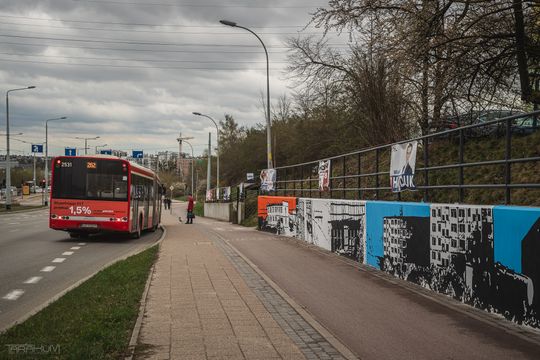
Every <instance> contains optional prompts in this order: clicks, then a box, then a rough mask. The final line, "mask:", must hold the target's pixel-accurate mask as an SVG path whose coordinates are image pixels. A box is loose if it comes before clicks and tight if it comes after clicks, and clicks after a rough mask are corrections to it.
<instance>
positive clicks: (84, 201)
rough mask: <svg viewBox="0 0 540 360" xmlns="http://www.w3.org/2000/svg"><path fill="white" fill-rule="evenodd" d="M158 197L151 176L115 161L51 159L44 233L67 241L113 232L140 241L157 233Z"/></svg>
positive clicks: (106, 158)
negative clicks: (65, 236) (145, 233)
mask: <svg viewBox="0 0 540 360" xmlns="http://www.w3.org/2000/svg"><path fill="white" fill-rule="evenodd" d="M162 194H163V187H162V185H161V183H160V181H159V178H158V177H157V175H156V174H155V173H154V172H153V171H152V170H150V169H147V168H145V167H142V166H140V165H138V164H135V163H132V162H129V161H127V160H123V159H120V158H118V157H116V156H110V155H95V156H60V157H56V158H54V159H53V161H52V189H51V199H50V217H49V227H50V228H51V229H55V230H63V231H67V232H69V234H70V236H71V237H79V236H83V237H86V236H88V235H89V234H91V233H99V232H109V231H113V232H123V233H130V234H132V235H133V237H135V238H139V237H140V236H141V232H142V231H144V230H147V229H149V230H151V231H154V230H156V228H157V227H158V225H159V223H160V221H161V202H162V200H161V195H162Z"/></svg>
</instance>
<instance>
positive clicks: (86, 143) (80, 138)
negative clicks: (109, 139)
mask: <svg viewBox="0 0 540 360" xmlns="http://www.w3.org/2000/svg"><path fill="white" fill-rule="evenodd" d="M75 139H78V140H84V155H86V154H88V140H97V139H99V136H94V137H76V138H75Z"/></svg>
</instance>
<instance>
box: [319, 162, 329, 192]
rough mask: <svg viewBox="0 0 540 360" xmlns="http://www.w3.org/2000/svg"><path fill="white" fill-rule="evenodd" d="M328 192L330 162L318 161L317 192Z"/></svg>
mask: <svg viewBox="0 0 540 360" xmlns="http://www.w3.org/2000/svg"><path fill="white" fill-rule="evenodd" d="M328 190H330V160H321V161H319V191H328Z"/></svg>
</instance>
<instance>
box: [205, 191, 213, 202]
mask: <svg viewBox="0 0 540 360" xmlns="http://www.w3.org/2000/svg"><path fill="white" fill-rule="evenodd" d="M213 200H214V192H213V191H212V189H210V190H207V191H206V201H213Z"/></svg>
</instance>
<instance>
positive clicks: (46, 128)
mask: <svg viewBox="0 0 540 360" xmlns="http://www.w3.org/2000/svg"><path fill="white" fill-rule="evenodd" d="M65 119H67V117H66V116H62V117H57V118H52V119H47V120H45V189H44V191H43V194H44V196H43V199H44V203H45V205H48V204H49V196H48V195H49V121H56V120H65Z"/></svg>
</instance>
